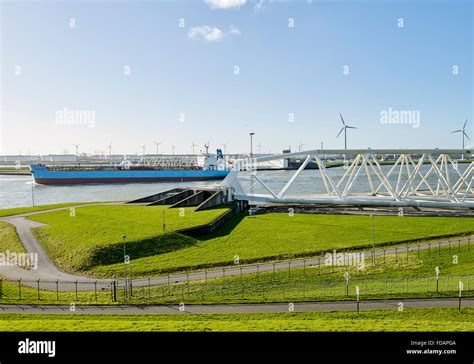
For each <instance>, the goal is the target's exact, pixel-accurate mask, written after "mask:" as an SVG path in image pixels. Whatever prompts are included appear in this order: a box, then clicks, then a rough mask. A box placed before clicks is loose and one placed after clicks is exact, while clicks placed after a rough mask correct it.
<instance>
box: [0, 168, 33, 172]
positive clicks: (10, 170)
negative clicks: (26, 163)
mask: <svg viewBox="0 0 474 364" xmlns="http://www.w3.org/2000/svg"><path fill="white" fill-rule="evenodd" d="M0 172H30V167H20V168H15V167H0Z"/></svg>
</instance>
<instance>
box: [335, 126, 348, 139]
mask: <svg viewBox="0 0 474 364" xmlns="http://www.w3.org/2000/svg"><path fill="white" fill-rule="evenodd" d="M345 128H346V127H345V126H343V127H342V129H341V131H340V132H339V134H337V137H336V138H339V135H341V133H342V132H343V131H344V129H345Z"/></svg>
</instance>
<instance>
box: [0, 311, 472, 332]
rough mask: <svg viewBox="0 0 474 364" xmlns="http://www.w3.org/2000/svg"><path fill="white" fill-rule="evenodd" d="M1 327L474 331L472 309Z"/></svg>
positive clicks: (86, 319) (2, 323)
mask: <svg viewBox="0 0 474 364" xmlns="http://www.w3.org/2000/svg"><path fill="white" fill-rule="evenodd" d="M0 331H40V332H44V331H413V332H415V331H429V332H436V331H471V332H472V331H474V309H472V308H465V309H463V310H462V311H461V312H458V310H457V309H412V310H404V311H403V312H399V311H397V310H395V309H394V310H392V311H388V310H385V311H382V310H379V311H362V312H361V313H360V314H357V313H356V312H311V313H271V314H270V313H267V314H225V315H224V314H206V315H143V316H142V315H139V316H138V315H137V316H127V315H80V314H77V315H43V314H38V315H24V314H2V315H0Z"/></svg>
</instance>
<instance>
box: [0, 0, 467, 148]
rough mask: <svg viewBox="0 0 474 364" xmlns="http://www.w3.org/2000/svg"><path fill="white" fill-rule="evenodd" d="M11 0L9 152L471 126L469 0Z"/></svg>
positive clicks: (5, 8)
mask: <svg viewBox="0 0 474 364" xmlns="http://www.w3.org/2000/svg"><path fill="white" fill-rule="evenodd" d="M0 1H1V8H0V9H1V18H0V20H1V21H0V30H1V49H0V52H1V57H0V58H1V79H0V92H1V101H0V106H1V110H0V116H1V124H0V132H1V134H0V135H1V137H0V155H3V154H20V153H21V154H28V153H31V154H49V153H54V154H62V153H65V152H68V153H75V146H74V144H79V152H80V153H94V152H97V153H101V152H105V153H108V150H109V149H108V148H107V146H108V145H110V144H111V145H112V153H113V154H124V153H130V154H135V153H138V154H141V153H142V151H143V148H142V146H143V145H145V152H146V153H154V152H156V145H155V144H154V142H155V141H158V142H160V143H161V144H160V145H159V152H160V153H171V152H172V150H173V146H174V150H175V153H183V154H185V153H191V152H192V143H194V144H195V145H196V146H195V152H198V151H199V150H202V149H203V145H204V144H205V143H206V142H209V143H210V149H211V150H215V148H217V147H221V148H222V147H223V145H224V144H226V147H225V150H226V152H227V153H243V152H248V151H249V148H250V141H249V133H250V132H254V133H255V135H254V137H253V138H254V139H253V141H254V152H257V153H258V152H260V153H268V152H272V153H278V152H281V151H282V150H283V149H287V148H288V147H290V146H291V149H292V151H296V150H298V149H299V148H301V149H303V150H304V149H319V148H320V147H321V143H323V147H324V148H325V149H329V148H332V149H342V148H343V147H344V138H343V134H342V135H341V136H339V138H337V137H336V136H337V134H338V133H339V131H340V129H341V127H342V123H341V120H340V116H339V114H340V113H341V114H342V115H343V117H344V119H345V121H346V122H347V124H348V125H352V126H355V127H357V128H358V129H349V130H348V148H369V147H370V148H435V147H439V148H460V147H461V142H462V140H461V134H460V133H455V134H452V133H451V131H453V130H456V129H460V128H462V126H463V123H464V121H465V120H466V119H467V120H468V123H467V126H466V133H467V134H468V135H469V136H471V138H472V139H474V135H473V133H472V125H473V95H474V94H473V75H472V70H473V35H474V34H473V32H474V31H473V15H474V10H473V8H474V6H473V2H472V1H460V0H459V1H456V0H455V1H448V0H445V1H443V0H438V1H436V0H433V1H426V0H423V1H417V0H415V1H393V0H392V1H384V0H382V1H318V0H300V1H268V0H267V1H262V0H259V1H253V0H187V1H72V0H70V1H34V2H26V1H9V0H6V1H5V0H0ZM401 121H403V123H402V122H401ZM466 145H467V146H468V147H470V146H472V142H470V141H469V140H466Z"/></svg>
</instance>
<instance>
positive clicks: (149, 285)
mask: <svg viewBox="0 0 474 364" xmlns="http://www.w3.org/2000/svg"><path fill="white" fill-rule="evenodd" d="M148 298H149V299H150V298H151V284H150V277H148Z"/></svg>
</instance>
